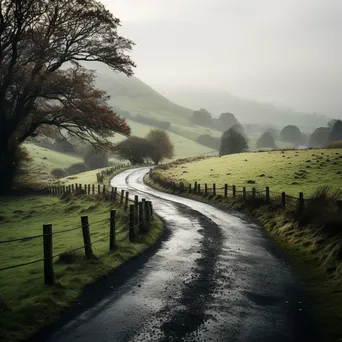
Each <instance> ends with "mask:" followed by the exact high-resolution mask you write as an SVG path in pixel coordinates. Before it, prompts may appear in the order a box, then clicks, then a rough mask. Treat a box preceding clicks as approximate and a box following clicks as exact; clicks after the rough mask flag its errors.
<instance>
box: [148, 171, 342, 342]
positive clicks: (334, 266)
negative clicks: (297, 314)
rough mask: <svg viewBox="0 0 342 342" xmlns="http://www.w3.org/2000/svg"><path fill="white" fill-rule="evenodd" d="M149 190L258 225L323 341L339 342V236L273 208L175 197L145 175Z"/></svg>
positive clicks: (341, 257)
mask: <svg viewBox="0 0 342 342" xmlns="http://www.w3.org/2000/svg"><path fill="white" fill-rule="evenodd" d="M145 182H146V183H147V184H148V185H150V186H151V187H153V188H155V189H157V190H161V191H164V192H169V193H174V194H176V195H180V196H182V197H187V198H192V199H195V200H199V201H202V202H206V203H209V204H211V205H215V206H218V207H219V208H221V209H224V208H225V207H226V208H227V207H229V208H234V209H236V210H238V211H240V212H244V213H245V214H247V215H249V216H250V217H252V218H253V219H254V220H256V221H257V222H258V223H260V224H261V225H262V226H263V227H264V229H265V231H266V233H267V235H268V236H269V237H270V238H271V239H272V240H273V241H275V242H276V244H277V245H278V246H279V247H280V248H281V249H282V250H284V251H285V252H286V254H287V255H288V257H289V259H290V260H291V261H292V264H293V266H294V270H295V272H296V274H297V275H298V277H299V278H300V279H301V280H302V281H303V282H304V283H305V287H306V289H307V291H308V297H309V301H310V305H311V306H312V308H313V314H314V316H315V320H316V322H317V324H318V326H319V330H320V332H321V336H323V341H327V342H337V341H341V340H342V326H341V324H340V322H341V321H342V247H341V245H342V244H341V235H340V234H341V232H340V231H338V232H335V233H333V234H332V232H328V231H326V230H323V229H317V226H314V225H311V224H300V223H299V222H298V221H297V220H296V219H294V218H293V213H291V212H289V211H284V210H283V209H281V208H279V207H277V206H274V205H272V204H271V205H269V206H260V207H258V208H256V207H252V206H250V205H246V204H244V203H242V202H241V201H238V200H235V201H233V200H227V199H225V198H223V197H222V196H217V197H212V196H210V197H203V195H195V194H188V193H182V194H179V193H176V192H174V191H173V190H170V189H169V188H165V187H162V186H161V185H160V184H159V183H156V182H155V181H154V180H152V179H151V178H150V177H149V176H148V175H146V176H145Z"/></svg>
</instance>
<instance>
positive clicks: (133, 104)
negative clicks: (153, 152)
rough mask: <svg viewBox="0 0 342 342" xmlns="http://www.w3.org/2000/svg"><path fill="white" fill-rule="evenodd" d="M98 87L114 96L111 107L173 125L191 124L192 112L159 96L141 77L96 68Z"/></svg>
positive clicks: (110, 101) (98, 66) (101, 67)
mask: <svg viewBox="0 0 342 342" xmlns="http://www.w3.org/2000/svg"><path fill="white" fill-rule="evenodd" d="M96 74H97V80H96V81H97V85H98V87H99V88H101V89H104V90H106V91H107V93H108V94H109V95H110V97H111V98H110V100H109V103H110V104H111V105H112V106H113V107H114V108H121V109H122V110H125V111H128V112H129V113H130V114H132V115H137V114H141V115H146V116H151V117H154V118H157V119H160V120H168V121H170V122H177V123H182V122H188V118H189V117H190V115H191V114H192V110H191V109H188V108H185V107H182V106H179V105H177V104H175V103H173V102H171V101H170V100H168V99H167V98H165V97H164V96H162V95H160V94H159V93H157V92H156V91H155V90H153V89H152V88H151V87H150V86H148V85H147V84H145V83H144V82H142V81H141V80H139V79H138V78H137V77H134V76H132V77H129V78H128V77H127V76H126V75H124V74H121V73H116V72H113V71H111V70H110V69H109V68H107V67H105V66H102V65H96Z"/></svg>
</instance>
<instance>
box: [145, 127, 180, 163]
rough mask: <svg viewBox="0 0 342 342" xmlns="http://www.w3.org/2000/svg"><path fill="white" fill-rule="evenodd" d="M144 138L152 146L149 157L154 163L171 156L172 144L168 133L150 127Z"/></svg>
mask: <svg viewBox="0 0 342 342" xmlns="http://www.w3.org/2000/svg"><path fill="white" fill-rule="evenodd" d="M146 139H147V140H148V141H149V142H150V144H151V146H152V153H151V154H150V157H151V159H152V160H153V162H154V163H155V164H157V165H158V164H159V162H161V161H162V160H163V159H171V158H172V157H173V152H174V146H173V144H172V142H171V140H170V138H169V136H168V134H167V133H166V132H165V131H163V130H161V129H152V130H151V131H150V133H149V134H148V135H147V137H146Z"/></svg>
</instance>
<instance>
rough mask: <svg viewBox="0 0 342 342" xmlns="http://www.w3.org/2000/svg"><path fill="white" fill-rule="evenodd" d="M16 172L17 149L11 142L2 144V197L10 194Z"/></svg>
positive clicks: (0, 151)
mask: <svg viewBox="0 0 342 342" xmlns="http://www.w3.org/2000/svg"><path fill="white" fill-rule="evenodd" d="M15 170H16V161H15V149H12V148H11V146H10V143H9V141H1V143H0V195H5V194H8V193H9V192H10V191H11V189H12V186H13V180H14V175H15Z"/></svg>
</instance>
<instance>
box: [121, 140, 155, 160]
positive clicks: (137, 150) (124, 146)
mask: <svg viewBox="0 0 342 342" xmlns="http://www.w3.org/2000/svg"><path fill="white" fill-rule="evenodd" d="M152 151H153V148H152V145H151V143H150V142H149V141H148V140H147V139H144V138H139V137H129V138H127V139H125V140H123V141H121V142H120V143H119V144H117V146H116V153H117V155H118V157H119V158H120V159H123V160H129V161H130V162H131V163H132V164H133V165H135V164H143V163H144V162H146V161H147V160H148V158H150V156H151V154H152Z"/></svg>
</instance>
